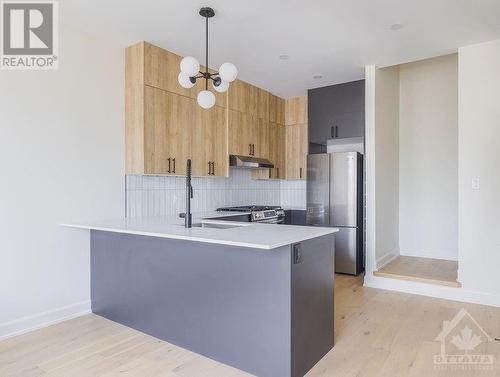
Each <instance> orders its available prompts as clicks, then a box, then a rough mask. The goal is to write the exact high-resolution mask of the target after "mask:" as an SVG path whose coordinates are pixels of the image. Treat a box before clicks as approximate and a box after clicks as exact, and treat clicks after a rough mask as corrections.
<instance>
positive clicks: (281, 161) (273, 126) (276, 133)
mask: <svg viewBox="0 0 500 377" xmlns="http://www.w3.org/2000/svg"><path fill="white" fill-rule="evenodd" d="M269 127H270V130H271V132H270V134H271V135H272V136H271V142H270V146H269V150H270V155H271V161H272V163H273V165H274V169H271V178H274V179H284V178H285V142H286V140H285V139H286V135H285V131H286V127H285V126H284V125H282V124H277V123H270V126H269Z"/></svg>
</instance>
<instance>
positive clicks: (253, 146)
mask: <svg viewBox="0 0 500 377" xmlns="http://www.w3.org/2000/svg"><path fill="white" fill-rule="evenodd" d="M252 156H255V144H252Z"/></svg>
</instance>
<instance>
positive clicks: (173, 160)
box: [172, 158, 175, 174]
mask: <svg viewBox="0 0 500 377" xmlns="http://www.w3.org/2000/svg"><path fill="white" fill-rule="evenodd" d="M172 162H173V163H174V169H173V171H172V173H174V174H175V158H173V159H172Z"/></svg>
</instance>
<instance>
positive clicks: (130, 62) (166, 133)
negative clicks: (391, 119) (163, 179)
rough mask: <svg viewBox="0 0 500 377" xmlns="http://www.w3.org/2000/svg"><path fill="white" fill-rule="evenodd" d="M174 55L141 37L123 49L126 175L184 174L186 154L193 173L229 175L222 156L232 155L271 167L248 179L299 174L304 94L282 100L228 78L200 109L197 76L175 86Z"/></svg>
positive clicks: (303, 136)
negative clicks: (262, 160)
mask: <svg viewBox="0 0 500 377" xmlns="http://www.w3.org/2000/svg"><path fill="white" fill-rule="evenodd" d="M180 61H181V57H180V56H178V55H176V54H173V53H171V52H168V51H166V50H163V49H161V48H159V47H156V46H153V45H151V44H149V43H146V42H141V43H138V44H136V45H133V46H131V47H129V48H127V50H126V65H125V73H126V78H125V93H126V94H125V95H126V99H125V103H126V112H125V124H126V139H127V140H126V149H127V156H126V157H127V158H126V162H127V174H152V175H155V174H158V175H160V174H167V175H169V174H171V175H185V173H186V160H187V159H188V158H190V159H191V160H192V163H193V165H192V166H193V175H195V176H213V175H217V176H228V175H229V166H228V165H229V155H230V154H235V155H243V156H255V157H261V158H267V159H269V160H270V161H271V162H272V163H273V164H274V165H275V168H274V169H268V170H261V171H259V172H254V173H252V176H254V177H256V176H258V177H259V178H266V179H268V178H276V179H304V178H305V172H306V165H305V162H306V155H307V101H306V97H298V98H292V99H290V100H286V101H285V100H283V99H281V98H279V97H277V96H274V95H271V94H270V93H269V92H267V91H265V90H263V89H260V88H258V87H256V86H254V85H251V84H248V83H246V82H244V81H241V80H235V81H234V82H232V83H231V85H230V87H229V90H228V91H227V92H226V93H217V92H215V91H214V93H215V96H216V105H215V106H214V107H212V108H211V109H209V110H205V109H202V108H201V107H200V106H198V104H197V102H196V96H197V94H198V92H199V91H200V90H202V89H204V82H203V81H204V80H199V81H198V83H197V84H196V85H195V87H193V88H191V89H185V88H182V87H181V86H180V85H179V84H178V82H177V76H178V73H179V63H180ZM201 69H202V70H203V67H202V68H201ZM210 85H211V83H210ZM285 124H286V125H287V126H285Z"/></svg>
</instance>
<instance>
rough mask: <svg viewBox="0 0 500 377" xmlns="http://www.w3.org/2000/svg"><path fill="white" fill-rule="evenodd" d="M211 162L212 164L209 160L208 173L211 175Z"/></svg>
mask: <svg viewBox="0 0 500 377" xmlns="http://www.w3.org/2000/svg"><path fill="white" fill-rule="evenodd" d="M210 168H211V164H210V161H208V175H210V172H211V169H210Z"/></svg>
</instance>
